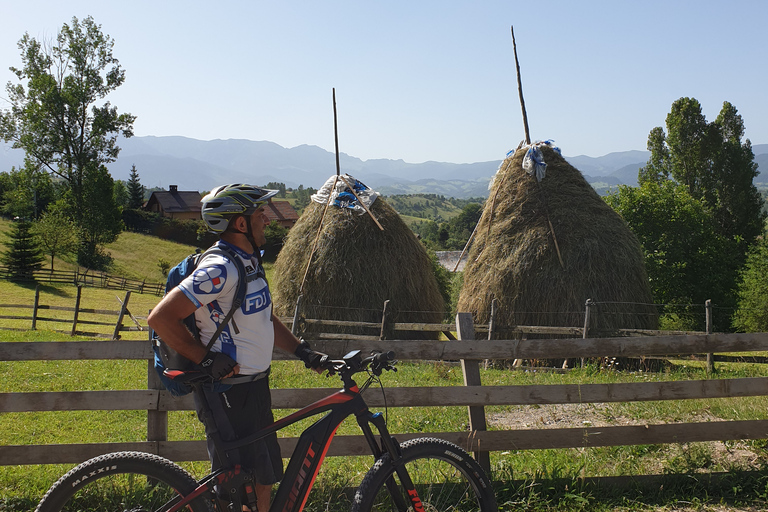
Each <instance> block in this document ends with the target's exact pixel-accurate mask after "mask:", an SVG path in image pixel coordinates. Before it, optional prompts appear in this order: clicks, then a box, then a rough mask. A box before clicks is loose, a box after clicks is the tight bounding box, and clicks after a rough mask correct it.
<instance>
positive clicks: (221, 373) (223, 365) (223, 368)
mask: <svg viewBox="0 0 768 512" xmlns="http://www.w3.org/2000/svg"><path fill="white" fill-rule="evenodd" d="M199 366H200V368H202V370H203V371H204V372H205V373H207V374H208V375H210V376H211V377H213V380H221V379H223V378H224V377H226V376H227V375H229V374H230V373H232V372H233V371H234V369H235V366H237V361H235V360H234V359H232V358H231V357H229V356H228V355H227V354H222V353H221V352H211V351H209V352H208V353H207V354H205V357H204V358H203V360H202V361H200V365H199Z"/></svg>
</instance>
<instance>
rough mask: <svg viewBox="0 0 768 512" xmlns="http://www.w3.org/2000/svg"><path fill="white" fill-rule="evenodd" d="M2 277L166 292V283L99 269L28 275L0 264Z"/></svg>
mask: <svg viewBox="0 0 768 512" xmlns="http://www.w3.org/2000/svg"><path fill="white" fill-rule="evenodd" d="M0 279H13V280H15V281H27V282H37V283H68V284H73V285H75V286H93V287H97V288H109V289H112V290H128V291H133V292H138V293H152V294H154V295H157V296H158V297H159V296H161V295H163V293H165V283H156V282H147V281H146V279H141V280H140V279H131V278H128V277H123V276H113V275H111V274H107V273H106V272H102V271H99V270H91V269H82V270H81V269H80V268H79V267H78V268H77V269H75V270H51V269H48V270H43V269H40V270H34V271H31V272H28V273H27V274H26V275H18V274H14V273H13V272H11V271H10V270H9V269H8V267H4V266H0Z"/></svg>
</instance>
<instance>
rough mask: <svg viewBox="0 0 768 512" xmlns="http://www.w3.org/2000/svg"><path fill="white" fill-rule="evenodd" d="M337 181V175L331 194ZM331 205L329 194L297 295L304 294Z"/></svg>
mask: <svg viewBox="0 0 768 512" xmlns="http://www.w3.org/2000/svg"><path fill="white" fill-rule="evenodd" d="M338 181H339V175H338V174H337V175H336V177H335V178H334V179H333V187H331V193H333V191H334V190H336V183H338ZM330 204H331V194H330V193H329V194H328V201H326V202H325V208H323V214H322V215H321V216H320V225H319V226H317V233H316V234H315V241H314V243H313V244H312V250H311V251H310V253H309V260H307V268H306V269H305V270H304V277H303V278H302V279H301V286H299V295H301V294H303V293H304V283H306V282H307V274H309V266H310V265H312V256H314V255H315V249H317V241H318V240H319V239H320V231H321V230H322V229H323V220H325V212H327V211H328V205H330Z"/></svg>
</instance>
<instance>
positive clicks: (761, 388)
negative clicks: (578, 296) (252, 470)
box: [0, 313, 768, 466]
mask: <svg viewBox="0 0 768 512" xmlns="http://www.w3.org/2000/svg"><path fill="white" fill-rule="evenodd" d="M438 327H439V328H440V330H442V327H444V326H436V327H435V329H437V328H438ZM453 327H454V329H455V330H454V332H456V333H457V336H456V338H457V339H456V340H450V341H413V340H370V339H364V340H363V339H329V340H318V341H316V342H315V344H314V346H315V347H316V348H317V349H318V350H321V351H323V352H326V353H328V354H330V355H332V356H334V357H338V356H341V355H343V354H345V353H346V352H347V351H349V350H353V349H361V350H363V352H369V351H371V350H394V351H395V352H396V354H397V358H398V359H399V360H405V361H411V360H412V361H425V360H430V361H459V362H460V363H461V367H462V371H463V372H464V384H465V385H464V386H463V387H403V388H387V389H386V404H385V401H384V398H383V396H382V395H381V394H380V393H379V392H377V391H376V390H369V392H368V393H367V394H366V400H367V401H368V403H369V404H370V406H371V407H372V408H374V409H375V408H379V407H383V406H384V405H386V406H388V407H435V406H437V407H442V406H465V407H467V408H468V409H467V410H468V415H469V426H470V428H469V429H468V430H465V431H460V432H419V433H405V434H398V435H397V437H398V439H399V440H401V441H403V440H406V439H410V438H413V437H419V436H424V435H430V436H435V437H440V438H444V439H447V440H449V441H452V442H455V443H457V444H459V445H461V446H464V447H465V448H467V449H468V450H470V451H473V452H475V453H476V454H477V456H478V459H479V460H480V461H481V463H482V464H483V465H485V466H487V465H488V452H491V451H499V450H530V449H550V448H555V449H557V448H589V447H598V446H622V445H636V444H663V443H686V442H700V441H728V440H740V439H763V438H768V420H749V421H711V422H694V423H670V424H642V425H631V426H611V427H599V428H597V427H584V428H564V429H514V430H492V431H489V430H487V429H486V421H485V420H486V418H485V411H484V407H485V406H491V405H535V404H589V403H607V402H637V401H657V400H687V399H709V398H734V399H736V398H740V397H749V396H764V395H768V377H755V378H737V379H706V380H691V381H682V382H680V381H674V382H673V381H669V382H636V383H614V384H564V385H526V386H483V385H482V382H481V371H480V369H479V361H482V360H485V359H523V360H529V359H550V358H558V359H560V358H563V359H568V358H573V359H580V358H601V357H645V356H675V357H683V356H687V355H692V354H708V353H709V354H714V353H733V352H738V353H750V352H765V351H768V333H756V334H698V335H671V336H670V335H667V336H653V337H648V336H644V337H619V338H583V337H579V338H574V339H537V340H525V339H519V340H476V339H475V332H474V331H475V330H474V326H473V325H472V321H471V315H469V314H467V313H460V314H458V315H457V318H456V326H453ZM150 357H151V348H150V346H149V344H148V343H147V342H146V341H101V342H99V341H88V342H45V343H40V342H29V343H27V342H17V343H3V344H2V351H0V360H4V361H36V360H78V359H133V360H147V361H148V385H147V389H139V390H123V391H106V390H105V391H78V392H40V393H13V392H11V393H0V412H34V411H71V410H146V411H147V436H146V439H141V440H136V441H133V442H114V443H97V444H65V445H36V446H31V445H30V446H26V445H25V446H0V464H4V465H10V464H49V463H77V462H81V461H83V460H86V459H88V458H90V457H93V456H95V455H98V454H102V453H107V452H112V451H118V450H141V451H146V452H151V453H156V454H159V455H162V456H164V457H167V458H170V459H172V460H177V461H179V460H206V459H207V452H206V448H205V442H204V441H169V440H168V437H167V425H168V412H169V411H178V410H188V409H192V408H193V404H192V399H191V397H189V396H187V397H182V398H173V397H171V396H170V394H168V393H167V392H166V391H164V390H162V389H160V387H161V386H160V385H159V383H158V382H157V377H156V375H155V373H154V370H153V368H152V365H151V361H150ZM291 358H292V356H288V355H286V354H284V353H282V352H280V351H276V353H275V359H278V360H280V359H291ZM330 392H331V390H329V389H327V388H323V389H275V390H273V407H274V408H275V409H294V408H299V407H302V406H304V405H307V404H309V403H311V402H313V401H315V400H318V399H320V398H322V397H324V396H326V395H327V394H329V393H330ZM296 441H297V439H296V438H281V439H280V443H281V446H282V448H283V453H285V454H289V453H292V450H293V447H294V446H295V443H296ZM367 453H368V448H367V445H366V442H365V441H364V439H363V438H362V437H361V436H337V437H336V438H335V439H334V441H333V443H332V445H331V447H330V450H329V453H328V454H329V455H331V456H334V455H343V456H350V455H364V454H367Z"/></svg>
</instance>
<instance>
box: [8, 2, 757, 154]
mask: <svg viewBox="0 0 768 512" xmlns="http://www.w3.org/2000/svg"><path fill="white" fill-rule="evenodd" d="M0 13H2V16H1V17H0V19H1V20H2V21H0V27H2V28H1V29H0V83H2V84H3V85H4V84H5V83H7V82H8V81H13V82H14V83H15V77H14V76H13V75H12V74H11V73H10V71H8V67H9V66H18V65H20V64H21V59H20V55H19V50H18V48H17V46H16V44H17V42H18V40H19V39H20V38H21V37H22V35H23V34H24V33H25V32H27V33H29V35H30V36H32V37H35V38H38V39H52V38H53V37H54V36H55V34H56V33H57V31H58V30H59V29H60V28H61V25H62V24H63V23H65V22H69V21H70V20H71V18H72V16H77V17H78V18H80V19H83V18H85V17H86V16H88V15H91V16H93V18H94V19H95V21H96V22H97V23H98V24H100V25H101V26H102V30H103V32H104V33H106V34H108V35H109V36H111V37H112V38H113V39H114V40H115V47H114V55H115V57H117V58H118V59H119V61H120V63H121V65H122V66H123V68H124V69H125V70H126V74H127V79H126V82H125V84H124V85H123V86H122V87H121V88H120V89H119V90H118V91H116V92H115V93H114V94H112V95H111V96H110V97H109V100H110V101H111V103H112V104H113V105H116V106H117V107H118V109H119V110H120V111H121V112H130V113H132V114H134V115H136V116H137V120H136V123H135V125H134V126H135V133H136V135H141V136H146V135H155V136H166V135H180V136H186V137H192V138H196V139H202V140H211V139H250V140H269V141H273V142H276V143H278V144H280V145H282V146H285V147H294V146H298V145H301V144H311V145H317V146H320V147H322V148H324V149H327V150H329V151H333V150H334V139H333V104H332V89H333V88H335V89H336V99H337V110H338V118H339V146H340V150H341V151H342V152H344V153H347V154H349V155H352V156H355V157H358V158H361V159H364V160H368V159H373V158H391V159H403V160H405V161H407V162H412V163H418V162H423V161H427V160H436V161H442V162H456V163H462V162H479V161H488V160H498V159H501V158H502V157H503V156H504V154H505V153H506V151H507V150H509V149H510V148H513V147H516V146H517V144H518V142H519V141H520V140H522V139H523V138H524V130H523V121H522V114H521V109H520V103H519V100H518V92H517V83H516V76H515V65H514V54H513V48H512V38H511V35H510V26H512V25H514V27H515V36H516V39H517V50H518V56H519V58H520V66H521V71H522V80H523V92H524V95H525V102H526V107H527V112H528V120H529V125H530V131H531V138H532V139H534V140H536V139H554V140H555V142H556V144H557V145H558V146H560V147H561V148H562V150H563V153H564V154H565V155H568V156H576V155H588V156H601V155H604V154H607V153H610V152H614V151H627V150H633V149H637V150H644V149H645V144H646V139H647V136H648V132H649V131H650V130H651V129H652V128H653V127H655V126H663V124H664V119H665V116H666V114H667V113H668V112H669V109H670V106H671V104H672V102H673V101H675V100H676V99H678V98H680V97H683V96H689V97H694V98H696V99H698V100H699V101H700V102H701V104H702V106H703V110H704V114H705V116H706V117H707V119H708V120H710V121H712V120H714V119H715V117H716V116H717V114H718V112H719V111H720V108H721V107H722V104H723V101H729V102H731V103H733V104H734V105H735V106H736V108H737V109H738V110H739V113H740V114H741V115H742V116H743V118H744V122H745V125H746V127H747V134H746V136H747V137H748V138H750V139H751V140H752V143H753V144H764V143H768V99H767V97H766V83H768V80H767V78H768V76H766V75H767V74H768V71H767V68H766V66H765V63H764V62H765V61H764V58H765V55H766V50H767V49H768V31H766V29H765V26H764V25H765V23H766V20H768V2H765V1H758V0H753V1H747V0H744V1H742V0H729V1H727V2H726V1H703V0H700V1H674V0H667V1H656V0H649V1H644V2H629V1H619V0H614V1H593V0H582V1H579V2H576V1H557V0H553V1H549V2H539V3H535V2H530V1H518V0H508V1H500V0H490V1H480V0H476V1H431V0H425V1H418V0H416V1H414V0H409V1H401V0H390V1H386V2H384V1H380V2H373V1H364V0H357V1H352V0H349V1H347V0H323V1H320V0H315V1H287V0H285V1H269V2H266V1H257V0H254V1H248V2H246V1H242V2H235V1H226V0H225V1H223V2H210V1H196V0H187V1H183V2H182V1H164V0H163V1H160V0H156V1H153V2H149V1H145V0H134V1H132V2H120V3H118V2H113V1H105V0H101V1H86V0H68V1H66V2H60V1H56V2H54V1H46V2H42V1H37V0H25V1H24V2H19V1H18V0H14V1H9V0H0ZM6 98H7V95H6V94H5V89H4V87H3V89H2V90H0V108H7V106H8V104H7V102H6V101H5V99H6Z"/></svg>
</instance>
